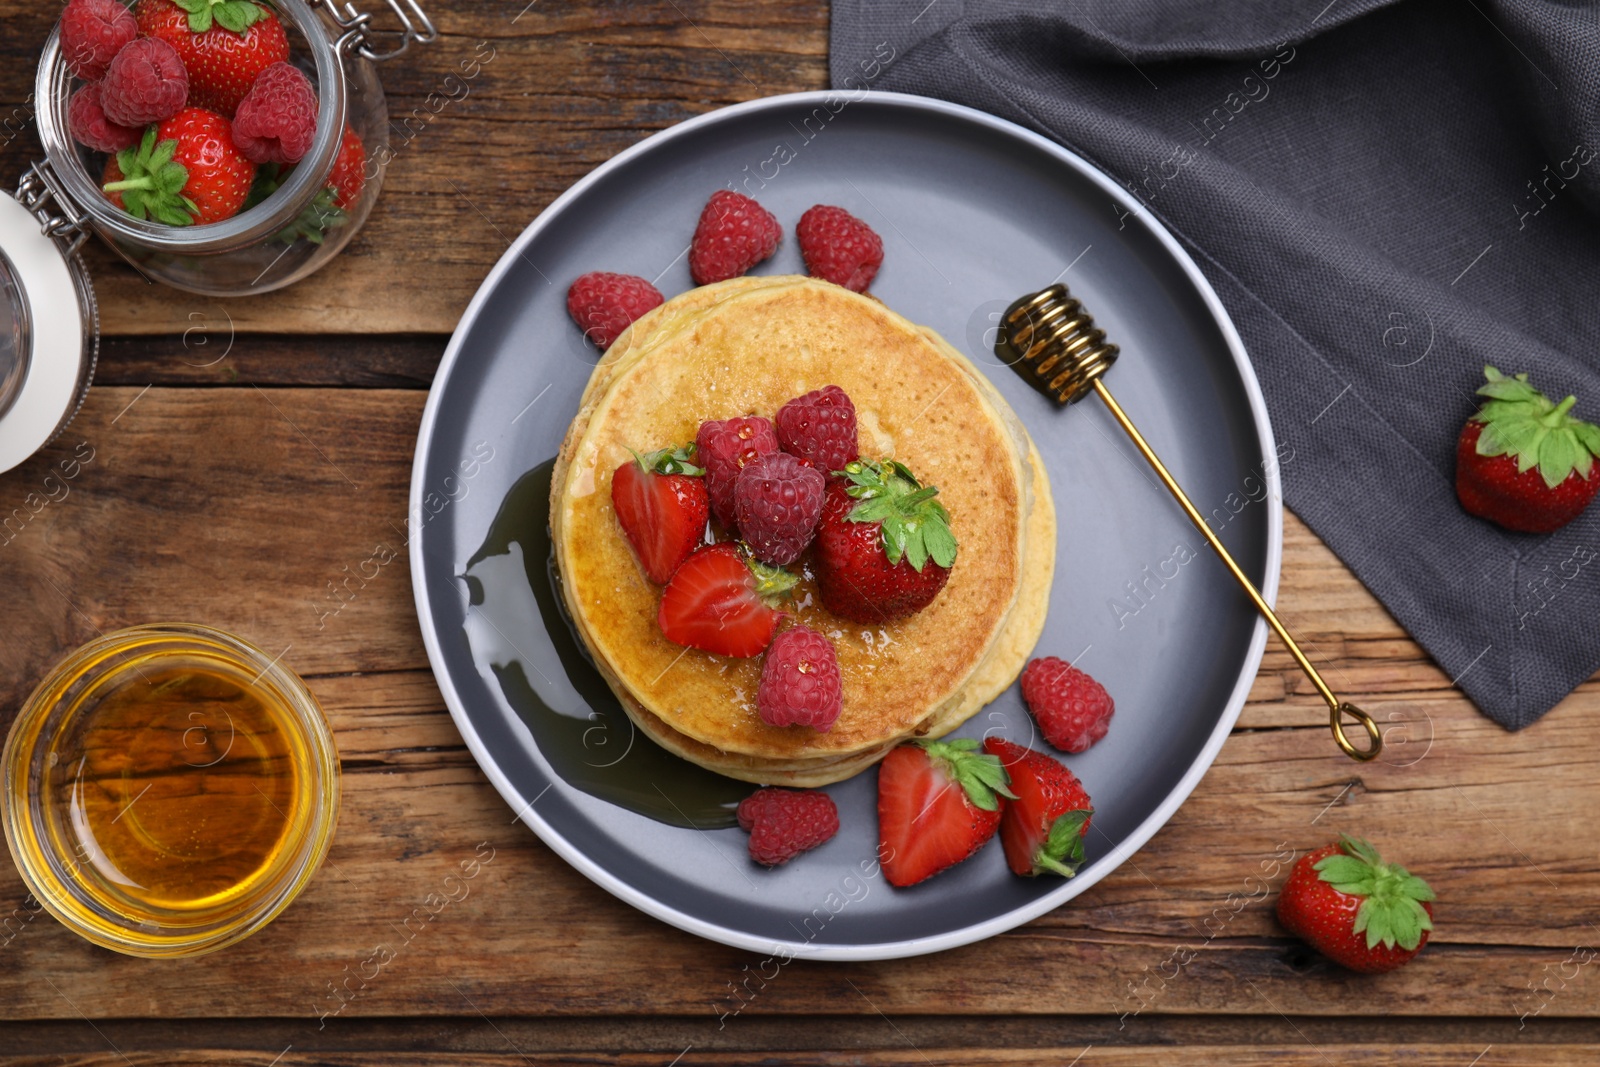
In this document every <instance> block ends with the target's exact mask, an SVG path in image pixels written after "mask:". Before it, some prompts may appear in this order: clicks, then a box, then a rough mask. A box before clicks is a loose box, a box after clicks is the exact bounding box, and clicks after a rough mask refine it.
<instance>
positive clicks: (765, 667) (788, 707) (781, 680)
mask: <svg viewBox="0 0 1600 1067" xmlns="http://www.w3.org/2000/svg"><path fill="white" fill-rule="evenodd" d="M779 455H782V453H781V452H780V453H779ZM843 704H844V680H843V679H842V678H841V677H840V676H839V659H838V657H837V656H835V655H834V652H833V642H832V641H829V640H828V639H827V638H826V637H824V636H822V635H821V634H819V633H817V631H815V630H813V629H811V628H809V627H806V626H798V625H797V626H794V627H793V628H791V629H788V630H785V631H783V633H781V634H779V635H778V636H777V637H774V638H773V639H772V644H770V645H768V646H767V658H766V660H765V662H763V663H762V664H761V682H760V684H759V685H758V686H757V687H756V708H757V710H759V711H760V712H761V721H762V722H764V723H766V724H767V725H768V726H810V727H812V728H814V729H816V730H818V731H820V732H822V733H826V732H827V731H828V728H829V727H831V726H832V725H833V723H834V720H836V719H838V718H839V709H840V708H841V707H842V706H843Z"/></svg>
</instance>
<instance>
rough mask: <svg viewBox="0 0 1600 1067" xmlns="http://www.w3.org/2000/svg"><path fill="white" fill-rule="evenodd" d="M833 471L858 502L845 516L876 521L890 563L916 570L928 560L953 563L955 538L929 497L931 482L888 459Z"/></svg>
mask: <svg viewBox="0 0 1600 1067" xmlns="http://www.w3.org/2000/svg"><path fill="white" fill-rule="evenodd" d="M834 473H835V474H836V475H839V476H841V477H843V478H844V479H845V480H846V482H847V483H848V484H847V485H846V487H845V492H846V493H848V494H849V495H850V496H852V497H854V498H855V499H856V500H858V501H860V503H858V504H856V506H855V507H853V508H851V509H850V513H849V514H848V515H847V516H845V518H846V519H848V520H849V521H850V522H876V523H880V524H881V530H882V539H883V552H884V555H885V557H887V559H888V560H889V562H890V563H891V564H898V563H899V562H900V561H901V560H902V559H904V560H905V561H906V562H907V563H909V564H910V565H911V568H912V569H913V570H915V571H916V572H917V573H918V574H921V573H922V570H923V568H924V567H926V566H927V564H928V560H929V559H932V560H933V561H934V563H936V564H937V565H938V566H940V567H943V568H945V569H946V570H948V569H949V568H950V567H952V566H954V565H955V561H956V548H957V542H956V536H955V534H954V533H952V532H951V530H950V512H949V511H947V510H945V507H944V505H943V504H941V503H939V501H937V500H936V499H934V498H935V497H936V496H937V495H938V493H939V490H938V488H937V487H936V486H931V485H929V486H924V485H922V483H920V482H918V481H917V477H916V475H914V474H912V473H911V471H910V469H909V468H908V467H906V465H905V464H903V463H899V462H897V461H895V460H892V459H885V460H883V461H881V462H878V463H874V462H872V461H871V460H859V459H858V460H856V461H854V462H853V463H850V464H847V465H846V466H845V468H844V470H842V471H835V472H834Z"/></svg>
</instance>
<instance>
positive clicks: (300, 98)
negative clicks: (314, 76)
mask: <svg viewBox="0 0 1600 1067" xmlns="http://www.w3.org/2000/svg"><path fill="white" fill-rule="evenodd" d="M316 135H317V90H316V89H315V88H313V87H312V85H311V79H310V78H307V77H306V76H305V75H304V74H302V73H301V72H300V68H299V67H297V66H295V65H294V64H292V63H274V64H272V66H270V67H268V68H267V69H266V70H264V71H262V72H261V74H260V76H259V77H257V78H256V81H255V84H254V85H252V86H251V87H250V91H249V92H248V93H246V94H245V95H244V99H243V100H241V101H239V110H238V111H236V112H234V116H233V143H234V144H236V145H238V146H239V151H241V152H243V153H244V154H245V155H246V156H248V157H249V158H250V159H251V160H253V161H255V162H257V163H298V162H300V159H301V157H302V156H304V155H305V154H306V152H308V151H309V150H310V149H311V142H312V141H313V140H314V139H315V138H316Z"/></svg>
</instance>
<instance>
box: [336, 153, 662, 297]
mask: <svg viewBox="0 0 1600 1067" xmlns="http://www.w3.org/2000/svg"><path fill="white" fill-rule="evenodd" d="M328 186H329V188H331V189H332V190H333V191H334V194H335V195H334V200H333V205H334V207H337V208H340V209H342V210H345V211H349V210H350V209H351V208H352V207H354V206H355V202H356V198H357V197H359V196H360V195H361V190H362V189H365V188H366V186H367V147H366V145H364V144H362V143H361V137H360V135H358V134H357V133H356V131H355V130H352V129H351V128H350V127H348V126H346V127H345V128H344V137H343V138H342V139H341V140H340V142H339V154H338V155H337V156H334V157H333V169H332V170H331V171H329V172H328ZM658 295H659V294H658Z"/></svg>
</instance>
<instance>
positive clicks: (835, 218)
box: [794, 204, 883, 293]
mask: <svg viewBox="0 0 1600 1067" xmlns="http://www.w3.org/2000/svg"><path fill="white" fill-rule="evenodd" d="M794 232H795V236H796V237H797V238H799V239H800V255H801V256H802V257H804V258H805V261H806V270H808V271H810V272H811V276H812V277H813V278H821V279H822V280H823V281H828V282H832V283H833V284H835V285H842V286H844V287H845V288H846V289H853V290H855V291H856V292H858V293H864V292H866V291H867V286H869V285H871V284H872V279H873V278H876V277H877V276H878V268H879V267H881V266H883V238H881V237H879V236H878V235H877V234H876V233H873V232H872V227H870V226H868V225H867V224H866V223H864V222H862V221H861V220H860V219H858V218H856V217H855V216H854V215H852V214H850V212H848V211H846V210H845V209H844V208H842V207H829V206H827V205H825V204H818V205H817V206H816V207H813V208H811V209H810V210H809V211H807V212H806V213H805V214H804V215H801V216H800V224H799V225H798V226H796V227H795V228H794Z"/></svg>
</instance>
